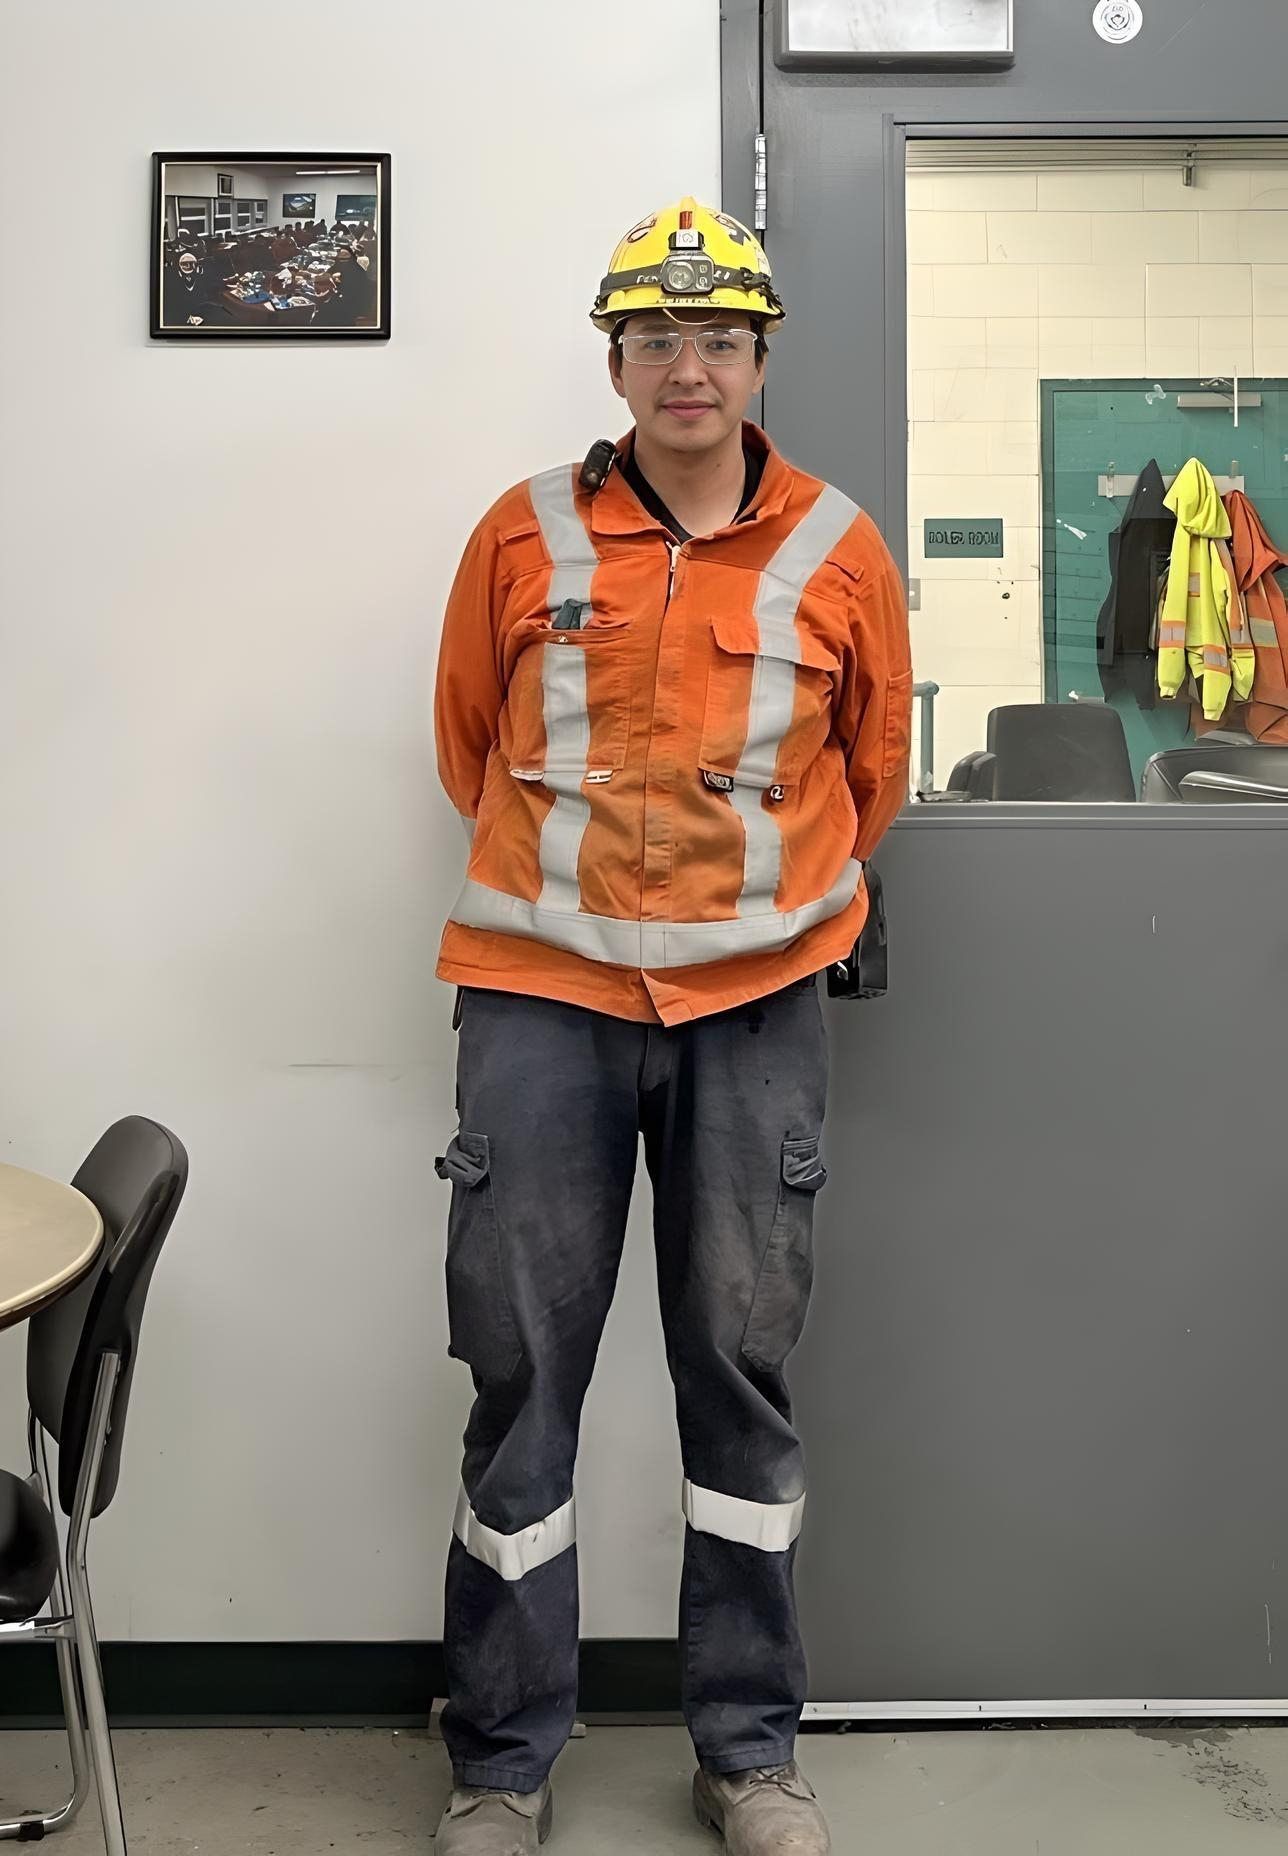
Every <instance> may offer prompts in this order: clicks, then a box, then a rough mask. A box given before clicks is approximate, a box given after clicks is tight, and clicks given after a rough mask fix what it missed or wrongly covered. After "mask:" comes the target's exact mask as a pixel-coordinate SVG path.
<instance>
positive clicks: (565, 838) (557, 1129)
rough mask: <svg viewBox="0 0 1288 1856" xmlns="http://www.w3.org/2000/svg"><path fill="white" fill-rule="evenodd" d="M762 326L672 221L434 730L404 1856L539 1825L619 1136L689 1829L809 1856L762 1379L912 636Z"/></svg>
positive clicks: (810, 1834) (804, 1233)
mask: <svg viewBox="0 0 1288 1856" xmlns="http://www.w3.org/2000/svg"><path fill="white" fill-rule="evenodd" d="M782 314H783V309H782V304H781V302H780V300H779V298H778V296H777V294H776V292H775V290H774V287H773V283H772V280H771V277H770V272H769V265H768V262H767V260H766V258H765V254H764V252H763V251H762V249H761V247H760V245H759V243H758V241H757V240H756V239H755V237H754V236H753V235H752V234H751V233H750V232H748V231H747V229H746V228H745V227H744V226H742V225H740V224H739V223H738V222H737V221H736V220H734V219H731V218H730V217H728V215H726V214H724V213H720V212H715V211H712V210H710V209H708V208H705V207H702V206H700V205H699V204H698V203H697V202H696V201H695V200H692V199H685V200H682V201H680V203H679V204H678V205H676V206H672V207H668V208H666V209H664V210H663V211H660V212H657V213H653V214H650V215H649V217H648V218H646V219H644V220H642V221H641V222H640V224H639V225H637V226H635V227H634V228H633V229H632V230H631V231H630V232H628V233H627V235H626V237H625V238H624V239H623V240H622V242H621V244H620V245H619V246H618V248H617V250H616V251H615V252H614V254H613V258H612V262H611V265H610V267H609V274H608V275H607V276H606V277H605V278H604V279H603V281H602V283H601V285H600V289H599V295H598V297H597V298H596V301H595V305H594V309H593V311H592V317H593V320H594V322H595V324H596V326H597V327H598V328H600V329H602V330H603V331H604V332H605V333H606V334H607V335H608V337H609V351H608V364H609V371H610V374H611V377H612V382H613V385H614V387H615V388H616V390H617V392H618V393H619V394H620V395H621V397H622V398H623V399H625V400H626V402H627V403H628V405H629V407H630V410H631V413H632V415H633V416H634V421H635V423H634V427H633V429H632V430H631V431H630V432H629V433H628V434H627V435H626V437H625V438H623V439H622V440H621V441H620V442H619V443H618V444H617V445H616V446H615V447H614V446H612V445H610V444H608V443H607V441H601V443H600V444H599V445H596V446H594V447H592V449H591V452H590V454H589V455H588V457H587V459H586V460H585V462H584V463H583V464H581V465H577V464H561V465H558V466H556V468H555V469H553V470H549V471H546V472H544V473H543V474H542V475H540V476H537V477H534V478H532V479H531V481H529V482H526V483H521V484H518V485H517V486H516V487H515V488H514V489H511V490H507V491H506V493H505V494H504V495H503V496H502V497H501V498H500V500H499V501H498V502H497V503H495V504H494V505H493V507H492V508H491V509H490V510H489V511H488V513H487V514H486V515H485V516H484V517H483V519H482V521H481V522H480V523H479V525H478V527H477V528H476V529H475V531H474V533H473V535H472V536H471V538H470V541H469V544H468V546H467V548H466V550H465V554H464V558H463V559H462V561H461V564H460V568H459V571H458V573H457V576H456V580H455V584H454V586H453V588H452V593H451V597H450V600H449V602H448V607H447V612H446V617H445V619H444V624H443V636H442V647H441V653H440V657H439V665H438V681H437V689H436V696H435V731H436V739H437V750H438V765H439V772H440V775H441V778H442V782H443V785H444V787H445V788H446V790H447V793H448V796H449V798H450V799H451V801H452V803H453V805H454V806H455V807H456V809H457V811H458V812H459V813H460V815H461V818H462V820H463V822H464V824H465V828H466V831H467V833H468V834H469V837H470V853H469V868H468V873H467V876H466V881H465V884H464V887H463V889H462V890H461V893H460V896H459V897H458V899H457V901H456V903H455V905H454V907H453V909H452V913H451V918H450V920H449V921H448V923H447V925H446V928H445V930H444V934H443V940H442V948H441V952H440V957H439V962H438V968H437V971H438V974H439V977H440V978H442V979H444V980H447V981H449V982H451V983H453V984H454V985H456V986H457V988H458V989H459V990H458V998H457V1006H458V1010H457V1017H456V1023H457V1026H458V1029H459V1033H460V1037H459V1048H458V1071H457V1101H456V1106H457V1113H458V1116H459V1123H460V1125H459V1128H458V1131H457V1132H456V1134H455V1135H454V1136H453V1138H452V1140H451V1142H450V1144H449V1146H448V1150H447V1153H446V1154H445V1155H444V1156H443V1157H442V1158H441V1159H440V1160H439V1161H438V1163H437V1164H438V1172H439V1174H440V1176H441V1177H443V1178H445V1179H448V1180H450V1181H451V1184H452V1199H451V1212H450V1218H449V1229H448V1252H447V1291H448V1311H449V1323H450V1329H451V1351H452V1353H453V1355H454V1356H455V1357H457V1358H459V1359H462V1360H464V1361H466V1362H467V1363H468V1364H469V1366H470V1368H471V1370H472V1373H473V1378H474V1385H475V1390H476V1392H477V1400H476V1403H475V1405H474V1409H473V1412H472V1414H471V1417H470V1421H469V1426H468V1429H467V1432H466V1436H465V1459H464V1469H463V1476H462V1484H463V1486H462V1489H461V1494H460V1498H459V1502H458V1506H457V1511H456V1521H455V1527H454V1537H453V1540H452V1543H451V1550H450V1558H449V1565H448V1573H447V1608H446V1627H445V1650H446V1658H447V1671H448V1686H449V1702H448V1706H447V1708H446V1710H445V1712H444V1715H443V1733H444V1738H445V1740H446V1742H447V1746H448V1749H449V1752H450V1755H451V1760H452V1767H453V1778H454V1787H455V1789H454V1790H453V1793H452V1798H451V1801H450V1803H449V1805H448V1807H447V1811H446V1814H445V1816H444V1818H443V1821H442V1825H441V1826H440V1830H439V1836H438V1844H437V1848H438V1852H439V1856H521V1853H527V1852H532V1851H535V1850H536V1849H537V1847H538V1844H539V1843H541V1842H544V1841H545V1838H546V1836H547V1835H548V1833H549V1830H550V1825H551V1792H550V1783H549V1773H550V1769H551V1767H552V1766H553V1764H554V1761H555V1759H556V1757H557V1755H558V1754H559V1752H560V1750H561V1749H562V1747H563V1745H564V1742H565V1740H566V1739H567V1736H568V1733H569V1730H570V1728H571V1726H572V1722H573V1715H574V1708H575V1705H576V1697H577V1648H578V1607H577V1556H576V1545H575V1541H576V1523H575V1516H574V1507H573V1500H572V1485H573V1465H574V1459H575V1456H576V1448H577V1435H578V1426H579V1421H580V1415H581V1407H582V1401H583V1399H584V1397H585V1393H586V1388H587V1385H588V1383H589V1381H590V1376H591V1371H592V1368H593V1366H594V1362H595V1355H596V1350H597V1348H598V1345H599V1340H600V1336H601V1333H602V1330H603V1325H604V1320H605V1317H606V1316H607V1313H608V1308H609V1304H610V1302H611V1300H612V1296H613V1290H614V1286H615V1283H616V1278H617V1271H618V1264H619V1260H620V1257H621V1250H622V1243H623V1237H624V1232H625V1227H626V1214H627V1205H628V1201H629V1198H630V1193H631V1186H632V1182H633V1179H634V1175H635V1162H636V1152H637V1147H638V1142H639V1138H640V1136H641V1134H642V1135H643V1139H644V1148H645V1156H646V1161H647V1165H648V1169H649V1174H650V1177H651V1180H652V1184H653V1195H654V1207H655V1211H654V1226H655V1233H656V1248H657V1271H658V1282H659V1290H660V1300H661V1310H662V1319H663V1323H664V1326H665V1332H666V1342H667V1357H668V1361H669V1364H670V1369H671V1375H672V1378H673V1380H674V1384H675V1393H676V1405H677V1411H678V1418H679V1428H680V1439H681V1445H682V1450H683V1458H684V1475H685V1482H684V1490H683V1508H684V1515H685V1520H686V1532H685V1549H684V1574H683V1583H682V1592H681V1616H680V1639H681V1653H682V1670H683V1674H682V1682H683V1701H684V1710H685V1718H686V1720H687V1722H688V1725H689V1729H690V1732H691V1734H692V1737H693V1742H694V1745H695V1748H696V1751H697V1756H698V1772H697V1775H696V1778H695V1780H694V1802H695V1806H696V1810H697V1813H698V1816H699V1818H700V1819H701V1821H702V1822H703V1823H705V1824H708V1825H710V1826H711V1827H712V1828H713V1829H715V1830H718V1831H719V1832H721V1833H722V1834H723V1836H724V1839H725V1846H726V1849H727V1850H729V1851H730V1852H732V1853H733V1856H777V1853H779V1852H781V1853H783V1856H786V1853H787V1852H792V1856H823V1853H824V1852H826V1851H828V1850H829V1848H830V1843H829V1838H828V1831H827V1825H826V1823H825V1821H824V1818H823V1814H822V1812H821V1810H820V1808H819V1806H818V1804H817V1802H816V1800H815V1797H814V1793H813V1791H812V1790H811V1788H810V1786H809V1785H808V1783H807V1782H806V1780H805V1779H804V1778H803V1777H802V1775H801V1773H800V1771H799V1769H798V1768H797V1766H796V1764H795V1740H796V1731H797V1727H798V1725H799V1722H800V1715H801V1707H802V1704H803V1701H804V1698H805V1694H806V1671H805V1658H804V1654H803V1652H802V1648H801V1641H800V1633H799V1629H798V1626H797V1618H796V1605H795V1598H794V1594H793V1584H792V1575H793V1565H794V1561H795V1543H796V1539H797V1536H798V1534H799V1532H800V1528H801V1518H802V1512H803V1508H804V1500H805V1477H804V1468H803V1462H802V1453H801V1446H800V1443H799V1440H798V1439H797V1437H796V1434H795V1432H794V1430H793V1428H792V1421H791V1404H790V1399H789V1396H788V1392H787V1387H786V1384H785V1381H784V1376H783V1368H784V1362H785V1361H786V1359H787V1356H788V1354H789V1353H790V1352H791V1350H792V1348H793V1347H794V1345H795V1344H796V1341H797V1339H798V1337H799V1335H800V1332H801V1328H802V1325H803V1322H804V1319H805V1311H806V1306H807V1303H808V1300H809V1293H810V1286H811V1281H812V1276H813V1252H812V1225H813V1209H814V1195H815V1194H816V1192H817V1191H818V1189H819V1187H820V1186H821V1185H822V1184H823V1182H824V1180H825V1178H826V1173H825V1171H824V1168H823V1165H822V1163H821V1161H820V1157H819V1144H820V1137H821V1134H822V1126H823V1112H824V1102H825V1096H826V1088H827V1043H826V1034H825V1030H824V1025H823V1017H822V1007H821V1001H820V999H819V996H818V988H817V985H816V975H817V974H818V973H819V971H820V970H821V969H823V968H825V967H826V966H827V965H828V964H829V962H833V961H841V960H844V959H845V958H846V957H847V956H848V955H849V953H850V951H851V950H852V949H853V947H854V944H855V941H856V939H857V937H858V934H859V931H860V929H861V928H862V926H863V922H864V919H865V916H866V913H867V908H868V898H867V892H866V889H865V886H864V883H863V866H864V863H865V861H866V860H867V859H868V858H869V857H870V856H871V855H872V852H873V850H874V849H875V848H876V845H877V843H878V841H879V839H880V838H881V835H882V833H883V832H884V831H885V829H886V827H887V826H888V825H889V824H890V822H891V820H892V819H893V818H894V816H895V814H896V812H898V810H899V808H900V806H901V804H902V803H903V801H904V799H905V798H906V796H907V784H908V783H907V763H908V743H909V730H910V718H911V706H912V671H911V667H910V662H909V646H908V623H907V607H906V602H905V598H904V592H903V587H902V584H901V582H900V579H899V575H898V572H897V570H896V568H895V565H894V563H893V561H892V560H891V557H890V555H889V553H888V552H887V550H886V547H885V545H884V543H883V541H882V539H881V537H880V535H879V533H878V532H877V529H876V527H875V526H874V524H873V523H872V521H871V520H870V519H869V517H868V516H866V515H865V514H863V512H862V511H861V510H859V509H858V508H856V507H855V505H854V504H853V503H851V502H850V501H849V500H848V499H847V498H846V497H844V496H843V495H841V493H840V492H839V491H838V490H835V489H833V488H832V487H831V486H830V485H828V484H826V483H823V482H821V481H820V480H819V479H818V478H816V477H811V476H809V475H807V473H806V472H804V471H802V470H798V469H797V468H796V467H795V466H794V465H792V464H789V463H788V462H787V460H786V459H785V458H783V457H782V456H781V455H780V454H779V452H777V451H776V450H775V449H774V447H773V445H772V444H771V443H770V442H769V439H768V438H767V437H766V436H765V434H764V432H763V431H761V430H760V429H759V428H758V427H757V426H755V425H754V424H752V423H750V422H749V421H747V420H746V419H745V418H744V414H745V412H746V410H747V407H748V404H749V402H750V401H751V398H752V396H753V394H755V393H756V392H757V391H758V390H759V388H760V386H761V384H762V381H763V379H764V370H765V346H766V340H767V338H768V336H769V334H770V332H771V331H772V330H773V329H774V328H775V327H776V325H777V324H778V322H779V321H780V320H781V318H782Z"/></svg>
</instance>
